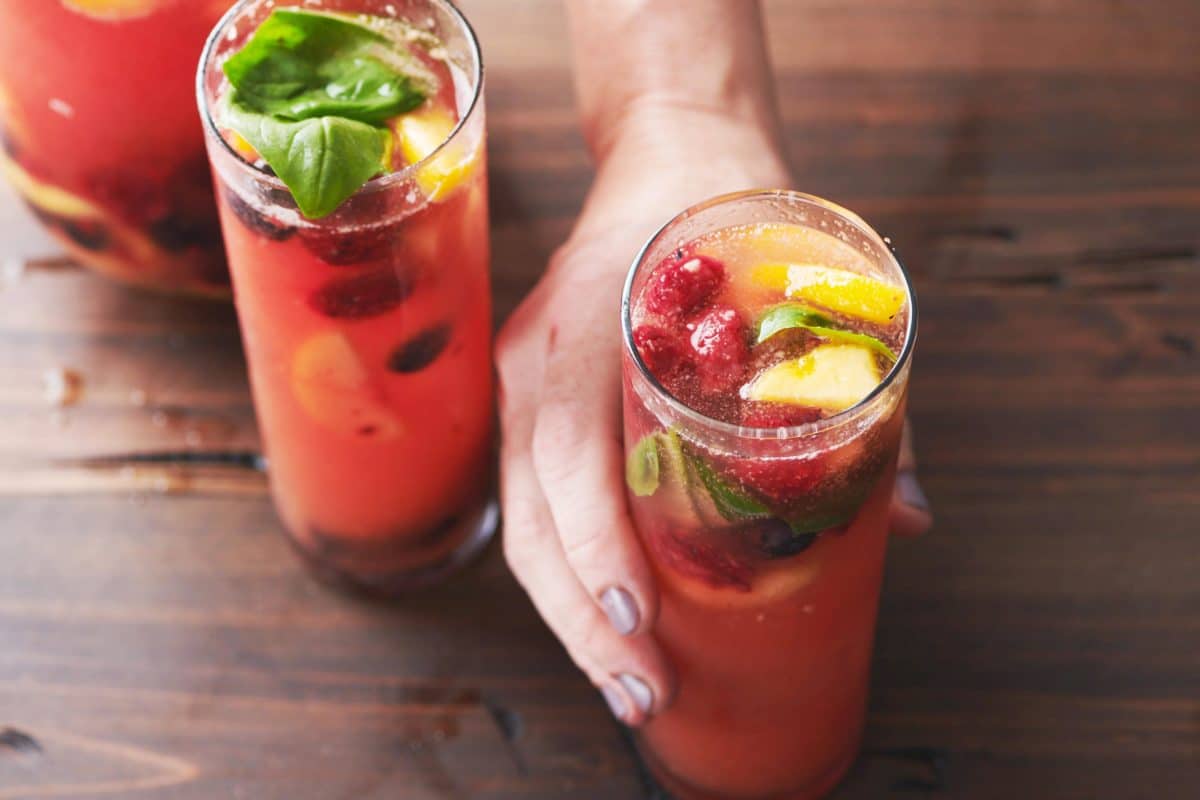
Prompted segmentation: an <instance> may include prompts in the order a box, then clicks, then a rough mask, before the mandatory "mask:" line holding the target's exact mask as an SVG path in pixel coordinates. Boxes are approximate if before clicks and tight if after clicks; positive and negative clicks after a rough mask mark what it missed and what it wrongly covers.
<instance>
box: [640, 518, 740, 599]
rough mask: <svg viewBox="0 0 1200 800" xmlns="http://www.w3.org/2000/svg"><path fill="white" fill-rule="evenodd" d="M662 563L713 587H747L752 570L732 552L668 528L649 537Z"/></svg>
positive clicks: (695, 536) (694, 536) (697, 537)
mask: <svg viewBox="0 0 1200 800" xmlns="http://www.w3.org/2000/svg"><path fill="white" fill-rule="evenodd" d="M653 541H654V543H655V551H656V552H657V554H658V557H659V559H660V561H661V563H662V564H663V566H665V567H667V568H669V569H673V570H675V571H676V572H678V573H680V574H682V575H685V576H687V577H689V578H694V579H696V580H701V581H704V582H705V583H707V584H708V585H709V586H713V587H715V588H718V589H719V588H722V587H730V588H733V589H737V590H739V591H742V592H748V591H750V583H751V581H752V580H753V579H754V570H753V569H752V568H751V567H750V565H748V564H746V563H744V562H742V561H740V560H739V559H737V558H736V557H735V556H734V555H733V554H732V553H729V552H727V551H725V550H722V549H721V548H720V547H718V546H716V545H712V544H709V543H707V542H704V541H702V540H701V539H700V538H699V536H697V535H690V536H689V535H686V534H684V535H680V534H676V533H673V532H670V531H667V532H664V533H663V534H661V535H660V536H656V537H654V539H653Z"/></svg>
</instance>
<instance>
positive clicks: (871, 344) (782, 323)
mask: <svg viewBox="0 0 1200 800" xmlns="http://www.w3.org/2000/svg"><path fill="white" fill-rule="evenodd" d="M833 325H834V322H833V320H831V319H830V318H829V317H827V316H825V315H824V314H822V313H821V312H819V311H817V310H816V309H814V308H811V307H809V306H806V305H803V304H801V303H784V304H783V305H778V306H775V307H774V308H772V309H770V310H769V311H767V312H766V313H765V314H763V316H762V318H761V319H760V320H759V321H758V337H757V339H756V340H755V343H756V344H762V343H763V342H765V341H766V340H767V339H770V338H771V337H772V336H774V335H775V334H777V333H782V332H783V331H788V330H795V329H797V328H799V329H802V330H806V331H808V332H810V333H812V334H813V335H815V336H819V337H821V338H822V339H825V340H826V341H830V342H839V343H842V344H856V345H861V346H862V347H866V348H869V349H871V350H874V351H875V352H876V353H878V354H879V355H881V356H883V357H884V358H885V359H886V360H887V361H888V363H889V364H891V363H895V361H896V354H895V353H893V352H892V349H891V348H890V347H888V346H887V345H886V344H884V343H883V342H882V341H881V340H879V339H876V338H875V337H874V336H870V335H868V334H865V333H855V332H854V331H847V330H842V329H841V328H835V327H833Z"/></svg>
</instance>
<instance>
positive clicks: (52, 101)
mask: <svg viewBox="0 0 1200 800" xmlns="http://www.w3.org/2000/svg"><path fill="white" fill-rule="evenodd" d="M229 6H230V0H5V2H4V3H3V4H2V10H0V144H2V145H3V146H2V148H0V174H2V175H3V176H4V177H5V178H6V179H7V180H8V181H9V183H11V184H12V186H13V188H15V189H16V190H17V192H18V193H19V194H20V195H21V196H22V198H23V199H24V200H25V202H26V203H27V204H28V205H29V207H30V209H31V210H32V211H33V212H34V214H36V215H37V217H38V218H39V219H40V220H41V221H42V222H43V223H44V224H45V225H46V226H47V228H48V230H49V231H50V232H51V233H53V234H54V235H55V236H56V237H57V238H58V239H59V240H60V241H61V242H62V243H63V245H64V246H65V247H66V248H67V249H68V250H69V251H70V253H71V254H72V255H73V256H74V257H75V258H77V259H78V260H79V261H80V262H81V263H83V264H85V265H87V266H89V267H92V268H93V269H96V270H98V271H100V272H103V273H104V274H106V275H109V276H110V277H114V278H118V279H120V280H124V281H127V282H131V283H135V284H139V285H143V286H150V287H154V288H157V289H166V290H172V291H188V292H200V293H205V294H218V295H224V294H226V293H227V292H228V290H229V277H228V273H227V272H226V270H225V260H224V256H223V254H222V252H221V233H220V230H219V229H218V227H217V213H216V207H215V205H214V203H213V195H212V182H211V180H210V178H209V175H208V167H207V165H206V163H205V157H204V139H203V136H202V134H201V132H200V127H199V126H198V125H197V124H196V107H195V105H194V101H193V94H192V77H193V75H194V74H195V69H196V59H197V58H198V57H199V55H200V50H201V48H202V47H203V45H204V37H205V36H206V35H207V34H208V32H209V30H210V29H211V28H212V26H213V24H214V23H215V22H216V21H217V20H218V19H219V18H220V16H221V14H223V13H224V12H225V10H226V9H228V8H229Z"/></svg>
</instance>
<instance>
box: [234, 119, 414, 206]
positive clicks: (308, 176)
mask: <svg viewBox="0 0 1200 800" xmlns="http://www.w3.org/2000/svg"><path fill="white" fill-rule="evenodd" d="M225 110H226V113H225V123H226V124H227V125H228V126H229V127H230V128H232V129H233V130H235V131H237V133H238V134H240V135H241V136H242V137H243V138H244V139H245V140H246V141H247V142H249V143H250V145H251V146H252V147H253V148H254V149H255V150H257V151H258V153H259V155H261V156H262V157H263V159H264V160H265V161H266V162H267V164H269V165H270V167H271V169H273V170H275V174H276V175H278V176H279V179H280V180H281V181H283V182H284V183H285V184H286V185H287V187H288V189H290V190H291V192H292V197H294V198H295V199H296V205H297V206H298V207H299V208H300V211H301V212H302V213H303V214H304V216H306V217H309V218H311V219H316V218H319V217H323V216H325V215H327V214H329V213H331V212H332V211H333V210H334V209H336V208H337V207H338V206H340V205H341V204H342V202H343V201H345V200H346V198H348V197H350V196H351V195H352V194H354V193H355V192H357V191H358V190H359V189H360V188H361V187H362V185H363V184H364V183H366V182H367V181H369V180H370V179H371V178H373V177H375V176H376V175H379V174H380V173H382V172H386V171H387V166H386V165H385V164H384V163H383V158H384V154H385V153H386V152H387V145H388V142H389V140H390V137H391V133H390V132H389V131H388V130H387V129H385V128H376V127H374V126H372V125H367V124H366V123H363V122H356V121H355V120H352V119H344V118H342V117H315V118H313V119H305V120H299V121H289V120H281V119H276V118H275V117H272V116H269V115H267V114H262V113H258V112H255V111H252V110H250V109H247V108H244V107H243V106H242V105H241V104H240V103H238V102H236V101H233V102H229V103H227V104H226V109H225Z"/></svg>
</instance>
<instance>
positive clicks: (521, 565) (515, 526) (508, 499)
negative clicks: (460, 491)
mask: <svg viewBox="0 0 1200 800" xmlns="http://www.w3.org/2000/svg"><path fill="white" fill-rule="evenodd" d="M510 441H511V440H510ZM502 459H503V467H502V473H501V474H502V476H503V477H502V480H501V502H502V503H503V506H504V520H505V531H504V553H505V558H506V559H507V561H508V564H509V566H510V568H511V569H512V571H513V574H514V575H515V576H516V578H517V580H518V581H519V582H520V583H521V585H522V586H523V587H524V588H525V590H526V592H528V594H529V596H530V598H531V599H532V600H533V604H534V606H535V607H536V608H537V610H538V613H540V614H541V616H542V619H544V620H545V621H546V624H547V625H548V626H549V627H550V629H551V630H552V631H553V632H554V634H555V635H556V636H557V637H558V639H559V641H561V642H562V643H563V646H564V647H565V648H566V650H567V653H568V654H569V655H570V656H571V659H572V660H573V661H574V662H575V663H576V664H577V665H578V666H579V668H580V669H582V670H583V671H584V673H585V674H586V675H587V676H588V678H589V679H590V680H591V681H592V683H593V684H594V685H595V686H596V687H597V688H599V689H600V691H601V693H602V694H603V695H604V698H605V700H606V701H607V702H608V705H609V708H610V709H611V711H612V713H613V715H614V716H616V717H617V718H618V719H620V720H621V721H623V722H625V723H626V724H629V725H640V724H642V723H643V722H644V721H645V720H646V719H647V718H648V717H649V716H651V715H652V714H655V713H658V712H659V711H661V710H663V709H664V708H665V707H666V706H667V705H668V704H669V703H670V701H671V699H672V697H673V695H674V678H673V675H672V673H671V671H670V669H669V667H668V665H667V663H666V659H665V658H664V657H663V655H662V653H661V651H660V650H659V648H658V646H657V644H656V643H655V641H654V639H653V638H652V637H650V636H637V637H632V638H629V637H622V636H621V635H620V634H618V633H617V632H616V631H615V630H614V629H613V627H612V625H610V624H609V622H608V620H607V619H606V618H605V616H604V615H603V614H602V613H601V612H600V610H599V609H598V608H597V606H596V604H595V603H594V602H593V601H592V598H591V597H590V596H589V595H588V593H587V592H586V591H585V590H584V588H583V586H582V584H580V583H579V581H578V579H577V578H576V577H575V575H574V573H573V572H572V570H571V567H570V565H569V564H568V563H567V561H566V558H565V556H564V555H563V551H562V547H561V545H560V543H559V541H558V536H557V533H556V531H555V528H554V524H553V520H552V519H551V516H550V512H549V510H548V508H547V507H546V504H545V501H544V499H543V497H542V495H541V492H540V488H539V485H538V480H537V477H536V475H535V473H534V468H533V462H532V459H531V458H530V457H529V455H528V449H527V448H525V447H522V446H521V445H519V444H507V445H505V448H504V453H503V456H502Z"/></svg>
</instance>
